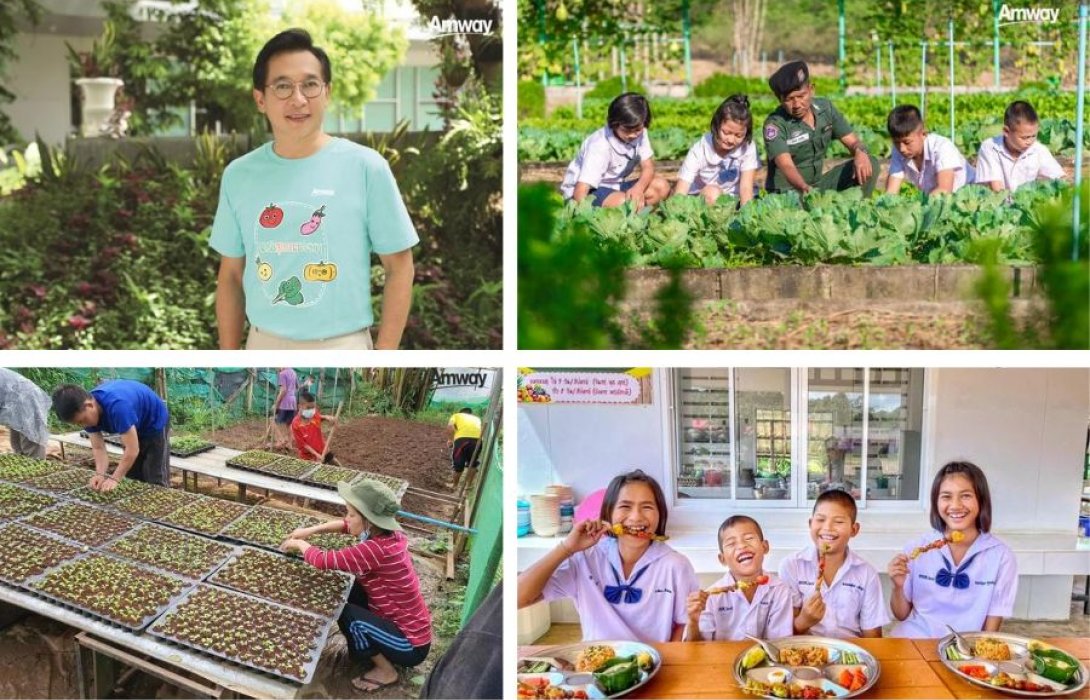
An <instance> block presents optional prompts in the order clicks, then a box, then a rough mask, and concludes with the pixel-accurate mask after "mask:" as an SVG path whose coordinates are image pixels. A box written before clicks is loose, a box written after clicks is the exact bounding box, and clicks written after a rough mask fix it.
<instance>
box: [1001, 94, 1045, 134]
mask: <svg viewBox="0 0 1090 700" xmlns="http://www.w3.org/2000/svg"><path fill="white" fill-rule="evenodd" d="M1022 122H1025V123H1027V124H1036V123H1037V110H1035V109H1034V108H1033V105H1031V104H1030V103H1029V102H1026V101H1025V100H1015V101H1014V102H1011V103H1010V105H1008V106H1007V111H1006V112H1004V113H1003V124H1004V125H1005V126H1006V127H1007V128H1008V129H1013V128H1014V127H1016V126H1018V125H1019V124H1020V123H1022Z"/></svg>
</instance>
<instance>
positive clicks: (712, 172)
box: [674, 95, 761, 206]
mask: <svg viewBox="0 0 1090 700" xmlns="http://www.w3.org/2000/svg"><path fill="white" fill-rule="evenodd" d="M760 167H761V161H760V159H759V158H758V157H757V146H756V145H754V143H753V114H752V113H751V112H750V111H749V98H747V97H746V96H745V95H731V96H730V97H728V98H727V99H725V100H723V103H722V104H720V105H719V108H718V109H717V110H715V114H714V115H712V121H711V131H709V132H708V133H706V134H704V135H703V136H702V137H701V138H700V140H699V141H697V142H696V143H695V144H693V147H692V148H690V149H689V154H688V155H686V156H685V162H683V163H682V164H681V169H680V170H679V171H678V174H677V185H676V186H675V187H674V195H675V196H677V195H700V196H702V197H703V198H704V201H705V202H707V203H708V205H709V206H711V205H713V204H715V201H716V200H717V199H719V197H721V196H722V195H725V194H728V195H731V196H732V197H737V198H738V203H739V204H740V205H741V204H745V203H746V202H748V201H749V200H751V199H753V194H754V191H755V190H756V186H755V185H754V179H755V178H756V175H757V169H758V168H760Z"/></svg>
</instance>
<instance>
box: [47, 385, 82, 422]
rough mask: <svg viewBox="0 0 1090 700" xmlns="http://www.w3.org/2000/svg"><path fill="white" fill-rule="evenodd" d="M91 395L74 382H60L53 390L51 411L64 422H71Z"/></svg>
mask: <svg viewBox="0 0 1090 700" xmlns="http://www.w3.org/2000/svg"><path fill="white" fill-rule="evenodd" d="M89 398H91V395H90V394H89V393H87V390H86V389H84V388H83V387H81V386H77V385H75V384H62V385H61V386H59V387H57V388H56V389H54V390H53V412H54V413H56V414H57V417H58V418H60V419H61V420H62V421H64V422H65V423H71V422H72V419H73V418H75V417H76V414H77V413H79V412H80V411H82V410H83V404H85V403H86V402H87V399H89Z"/></svg>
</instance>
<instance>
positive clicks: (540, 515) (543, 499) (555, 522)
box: [530, 493, 560, 537]
mask: <svg viewBox="0 0 1090 700" xmlns="http://www.w3.org/2000/svg"><path fill="white" fill-rule="evenodd" d="M530 504H531V505H530V524H531V525H532V526H533V528H534V534H536V535H540V536H541V537H552V536H554V535H556V533H557V532H559V531H560V499H559V497H557V495H556V494H553V493H542V494H534V495H533V496H530Z"/></svg>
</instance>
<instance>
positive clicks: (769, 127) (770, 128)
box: [765, 124, 780, 141]
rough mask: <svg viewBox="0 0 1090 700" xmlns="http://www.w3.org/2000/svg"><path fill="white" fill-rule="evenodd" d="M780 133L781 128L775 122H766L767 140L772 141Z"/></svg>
mask: <svg viewBox="0 0 1090 700" xmlns="http://www.w3.org/2000/svg"><path fill="white" fill-rule="evenodd" d="M779 135H780V130H779V128H777V127H776V125H775V124H765V141H772V140H773V139H775V138H776V137H777V136H779Z"/></svg>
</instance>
